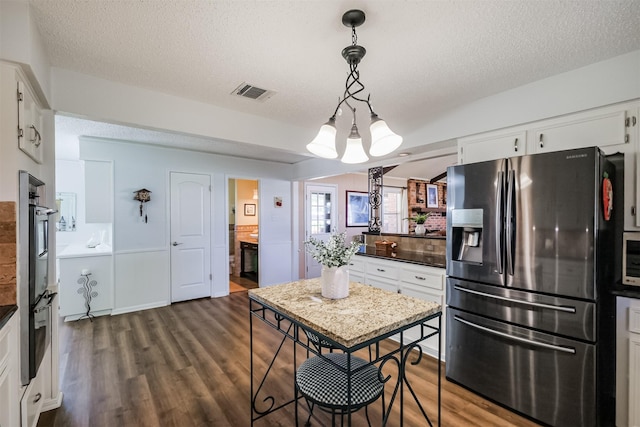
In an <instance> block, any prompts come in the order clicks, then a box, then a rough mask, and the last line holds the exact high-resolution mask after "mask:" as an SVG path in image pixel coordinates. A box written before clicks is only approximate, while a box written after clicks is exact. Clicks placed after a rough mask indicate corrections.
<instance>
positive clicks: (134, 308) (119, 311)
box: [111, 301, 171, 316]
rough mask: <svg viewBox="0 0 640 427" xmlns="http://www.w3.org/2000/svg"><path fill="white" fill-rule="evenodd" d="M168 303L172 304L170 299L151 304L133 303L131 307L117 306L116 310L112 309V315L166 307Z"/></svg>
mask: <svg viewBox="0 0 640 427" xmlns="http://www.w3.org/2000/svg"><path fill="white" fill-rule="evenodd" d="M167 305H171V303H170V302H168V301H157V302H152V303H149V304H141V305H133V306H131V307H122V308H117V309H115V310H111V315H112V316H116V315H118V314H125V313H133V312H134V311H142V310H149V309H152V308H159V307H166V306H167Z"/></svg>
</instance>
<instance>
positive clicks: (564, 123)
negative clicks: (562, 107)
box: [529, 109, 626, 153]
mask: <svg viewBox="0 0 640 427" xmlns="http://www.w3.org/2000/svg"><path fill="white" fill-rule="evenodd" d="M625 118H626V112H625V110H624V109H622V110H618V111H615V110H614V111H606V112H601V113H598V114H594V113H592V112H589V113H580V114H576V115H574V116H572V117H570V118H563V119H558V120H554V121H553V122H552V123H550V124H548V125H546V126H544V127H540V128H536V129H532V132H531V137H532V141H531V144H530V145H529V147H530V148H531V150H530V151H531V153H548V152H551V151H561V150H570V149H573V148H583V147H606V146H609V145H618V144H624V143H625V142H626V137H625V135H626V134H625Z"/></svg>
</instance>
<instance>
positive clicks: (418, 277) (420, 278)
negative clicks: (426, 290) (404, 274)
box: [413, 276, 427, 280]
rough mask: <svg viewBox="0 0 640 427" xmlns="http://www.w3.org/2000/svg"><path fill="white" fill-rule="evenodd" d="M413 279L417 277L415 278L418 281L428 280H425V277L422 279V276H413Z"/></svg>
mask: <svg viewBox="0 0 640 427" xmlns="http://www.w3.org/2000/svg"><path fill="white" fill-rule="evenodd" d="M413 277H415V278H416V279H418V280H427V279H425V278H424V277H422V276H413Z"/></svg>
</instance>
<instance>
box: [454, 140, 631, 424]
mask: <svg viewBox="0 0 640 427" xmlns="http://www.w3.org/2000/svg"><path fill="white" fill-rule="evenodd" d="M618 163H621V162H618ZM618 173H620V171H619V170H618ZM609 183H612V186H611V187H609V185H608V184H609ZM610 188H613V191H612V192H610V191H609V189H610ZM603 189H604V190H603ZM622 190H623V189H622V180H621V179H617V180H616V167H615V166H614V164H613V163H612V162H610V161H608V160H607V158H606V157H605V156H603V154H602V153H601V152H600V150H598V149H597V148H585V149H578V150H570V151H563V152H556V153H545V154H537V155H531V156H523V157H514V158H509V159H501V160H496V161H489V162H482V163H475V164H468V165H460V166H452V167H450V168H448V171H447V193H448V194H447V199H448V200H447V276H448V277H447V305H448V311H447V343H446V345H447V363H446V375H447V378H448V379H449V380H452V381H454V382H456V383H459V384H461V385H463V386H465V387H467V388H469V389H471V390H473V391H475V392H477V393H479V394H481V395H483V396H485V397H487V398H489V399H491V400H493V401H495V402H497V403H499V404H501V405H504V406H506V407H509V408H511V409H513V410H515V411H517V412H519V413H521V414H524V415H526V416H528V417H530V418H533V419H536V420H538V421H540V422H542V423H545V424H548V425H553V426H572V427H573V426H609V425H612V426H613V425H614V424H615V299H614V297H613V296H611V295H610V294H609V293H608V292H607V288H609V287H610V286H612V285H613V282H614V280H615V279H616V277H615V276H616V274H617V273H616V271H618V270H619V269H618V268H616V263H619V260H616V259H615V258H616V257H615V253H616V251H617V249H616V234H618V233H620V234H621V229H620V227H622V224H621V221H619V213H621V212H619V213H618V215H614V214H613V213H612V212H611V209H610V208H611V207H612V206H613V207H615V208H618V205H621V204H622V202H621V201H622V197H623V191H622ZM612 196H613V197H612ZM614 202H615V204H614ZM619 210H620V211H622V208H621V207H620V208H619ZM614 211H615V210H614ZM616 216H617V217H618V218H616Z"/></svg>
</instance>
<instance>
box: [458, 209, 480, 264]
mask: <svg viewBox="0 0 640 427" xmlns="http://www.w3.org/2000/svg"><path fill="white" fill-rule="evenodd" d="M482 217H483V211H482V209H454V210H453V211H452V218H451V231H452V235H451V238H452V239H453V254H454V256H455V258H456V260H457V261H463V262H472V263H476V264H482Z"/></svg>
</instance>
